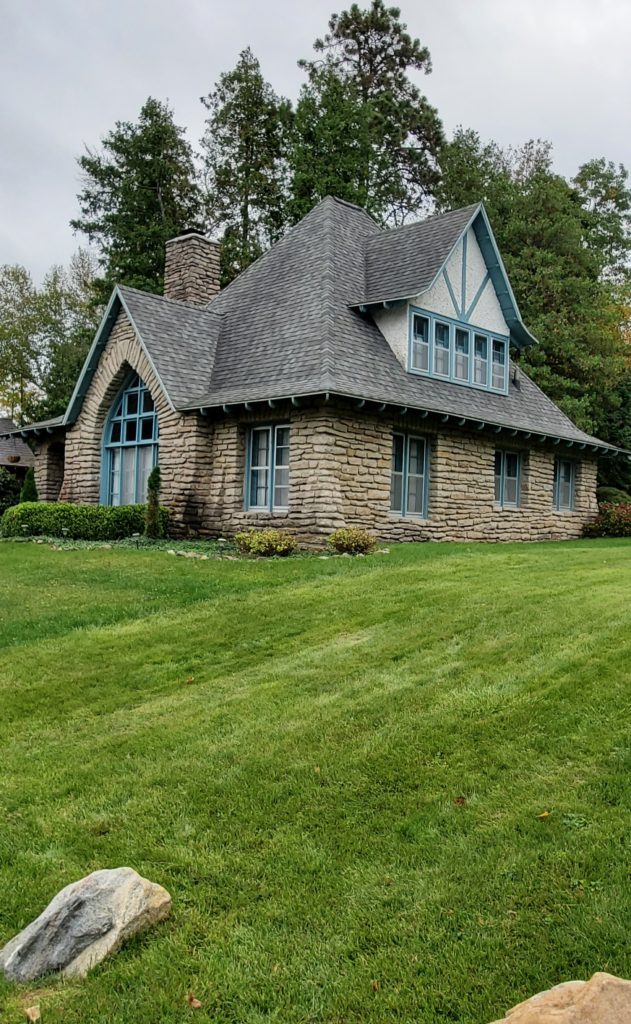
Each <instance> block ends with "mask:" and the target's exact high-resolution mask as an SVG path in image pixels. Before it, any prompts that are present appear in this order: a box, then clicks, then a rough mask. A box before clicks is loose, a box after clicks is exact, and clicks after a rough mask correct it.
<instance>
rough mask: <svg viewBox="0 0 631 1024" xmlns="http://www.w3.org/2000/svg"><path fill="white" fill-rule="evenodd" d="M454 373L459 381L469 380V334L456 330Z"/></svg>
mask: <svg viewBox="0 0 631 1024" xmlns="http://www.w3.org/2000/svg"><path fill="white" fill-rule="evenodd" d="M454 362H455V365H454V372H455V376H456V379H457V380H469V333H468V331H463V330H461V329H460V328H456V355H455V360H454Z"/></svg>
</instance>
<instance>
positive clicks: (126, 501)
mask: <svg viewBox="0 0 631 1024" xmlns="http://www.w3.org/2000/svg"><path fill="white" fill-rule="evenodd" d="M121 458H122V474H121V475H122V484H121V505H133V504H134V502H135V500H136V449H135V448H122V449H121Z"/></svg>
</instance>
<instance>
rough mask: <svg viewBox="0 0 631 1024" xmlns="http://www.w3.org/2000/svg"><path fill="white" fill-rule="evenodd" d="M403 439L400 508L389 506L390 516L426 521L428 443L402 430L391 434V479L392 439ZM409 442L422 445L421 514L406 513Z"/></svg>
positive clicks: (425, 439)
mask: <svg viewBox="0 0 631 1024" xmlns="http://www.w3.org/2000/svg"><path fill="white" fill-rule="evenodd" d="M395 437H402V438H403V473H402V481H401V508H400V509H396V508H392V506H390V515H393V516H404V517H405V518H412V519H427V518H428V511H429V464H430V442H429V440H428V438H426V437H423V436H422V435H421V434H406V433H405V431H403V430H394V431H393V433H392V459H393V461H392V468H391V477H392V475H393V474H394V439H395ZM410 441H420V442H421V444H422V445H423V508H422V511H421V512H408V510H407V503H408V476H409V466H410Z"/></svg>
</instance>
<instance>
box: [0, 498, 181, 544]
mask: <svg viewBox="0 0 631 1024" xmlns="http://www.w3.org/2000/svg"><path fill="white" fill-rule="evenodd" d="M160 516H161V519H162V526H163V531H164V533H166V532H167V529H168V524H169V512H168V510H167V509H166V508H161V509H160ZM144 529H145V506H144V505H119V506H117V507H114V506H112V505H72V504H70V503H67V502H61V501H58V502H44V501H37V502H32V501H26V502H23V503H22V504H21V505H14V506H13V508H9V509H7V511H6V512H5V513H4V515H3V516H2V519H1V520H0V536H2V537H68V538H69V539H71V540H122V539H123V538H124V537H131V536H132V535H133V534H134V533H144Z"/></svg>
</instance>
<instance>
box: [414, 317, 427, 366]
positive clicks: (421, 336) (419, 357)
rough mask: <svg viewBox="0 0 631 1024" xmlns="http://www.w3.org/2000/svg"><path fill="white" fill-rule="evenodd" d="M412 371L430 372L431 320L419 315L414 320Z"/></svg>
mask: <svg viewBox="0 0 631 1024" xmlns="http://www.w3.org/2000/svg"><path fill="white" fill-rule="evenodd" d="M412 369H413V370H423V371H424V372H427V371H428V370H429V320H428V319H427V317H426V316H419V315H418V313H415V314H414V317H413V319H412Z"/></svg>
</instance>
